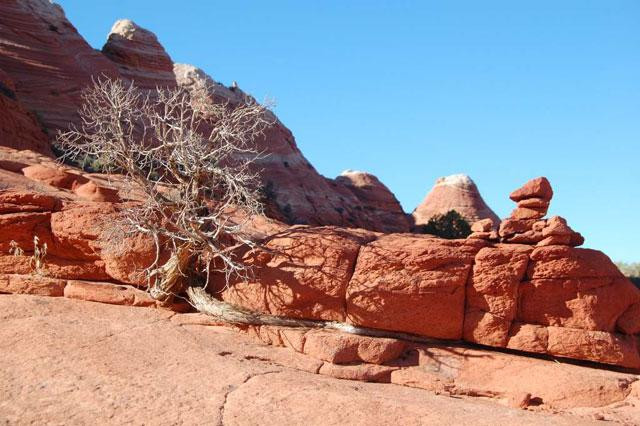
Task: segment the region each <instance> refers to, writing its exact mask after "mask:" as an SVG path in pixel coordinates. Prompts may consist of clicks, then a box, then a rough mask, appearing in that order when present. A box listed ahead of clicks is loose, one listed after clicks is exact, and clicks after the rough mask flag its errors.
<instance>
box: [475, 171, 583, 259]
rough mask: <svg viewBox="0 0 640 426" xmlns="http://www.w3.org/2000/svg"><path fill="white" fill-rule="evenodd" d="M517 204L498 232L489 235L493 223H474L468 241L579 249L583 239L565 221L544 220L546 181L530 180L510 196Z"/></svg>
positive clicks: (548, 190) (548, 197) (547, 196)
mask: <svg viewBox="0 0 640 426" xmlns="http://www.w3.org/2000/svg"><path fill="white" fill-rule="evenodd" d="M509 198H511V199H512V200H513V201H515V202H516V203H518V204H517V207H516V208H515V209H514V210H513V211H512V212H511V216H510V217H509V218H507V219H505V220H503V221H502V222H501V223H500V228H499V231H498V232H497V233H496V232H492V231H491V229H492V227H493V223H492V222H490V221H489V220H482V221H478V222H475V223H474V224H473V225H472V226H471V230H472V231H473V233H472V234H471V235H470V236H469V238H475V239H483V240H493V241H497V240H500V241H501V242H503V243H513V244H535V245H536V246H538V247H543V246H552V245H564V246H572V247H576V246H580V245H582V244H583V243H584V238H583V237H582V235H580V233H578V232H575V231H574V230H573V229H571V227H569V225H567V221H566V219H564V218H562V217H560V216H553V217H551V218H549V219H543V218H544V216H545V215H546V214H547V211H548V209H549V205H550V204H551V199H552V198H553V189H552V188H551V184H550V183H549V180H548V179H547V178H545V177H538V178H535V179H532V180H530V181H529V182H527V183H526V184H524V185H523V186H522V187H521V188H518V189H516V190H515V191H513V192H512V193H511V195H509Z"/></svg>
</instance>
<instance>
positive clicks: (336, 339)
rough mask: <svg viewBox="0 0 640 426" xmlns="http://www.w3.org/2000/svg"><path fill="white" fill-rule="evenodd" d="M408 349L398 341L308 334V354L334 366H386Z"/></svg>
mask: <svg viewBox="0 0 640 426" xmlns="http://www.w3.org/2000/svg"><path fill="white" fill-rule="evenodd" d="M404 348H405V343H404V342H402V341H400V340H396V339H386V338H381V337H367V336H358V335H355V334H346V333H338V332H330V331H321V330H312V331H309V332H307V333H306V334H305V343H304V353H306V354H308V355H311V356H313V357H315V358H318V359H321V360H323V361H328V362H331V363H333V364H349V363H353V362H358V361H363V362H367V363H370V364H384V363H386V362H388V361H391V360H393V359H396V358H398V357H399V356H400V354H401V353H402V351H403V350H404Z"/></svg>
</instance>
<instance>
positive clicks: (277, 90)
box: [58, 0, 640, 261]
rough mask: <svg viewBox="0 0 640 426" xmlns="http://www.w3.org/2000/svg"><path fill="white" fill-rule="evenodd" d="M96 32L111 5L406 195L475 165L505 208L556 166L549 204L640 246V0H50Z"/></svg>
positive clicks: (612, 242)
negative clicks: (266, 101)
mask: <svg viewBox="0 0 640 426" xmlns="http://www.w3.org/2000/svg"><path fill="white" fill-rule="evenodd" d="M58 3H60V4H61V5H62V6H63V7H64V8H65V11H66V13H67V16H68V17H69V18H70V20H71V21H72V22H73V23H74V24H75V25H76V27H77V28H78V30H79V31H80V33H81V34H82V35H83V36H84V37H85V38H86V39H87V40H88V41H89V43H90V44H91V45H92V46H94V47H96V48H100V47H101V46H102V44H103V43H104V41H105V39H106V36H107V34H108V32H109V29H110V28H111V25H112V24H113V22H114V21H115V20H116V19H119V18H130V19H132V20H134V21H135V22H137V23H138V24H139V25H141V26H143V27H145V28H148V29H150V30H152V31H153V32H155V33H156V34H157V35H158V37H159V39H160V41H161V42H162V44H163V45H164V46H165V48H166V49H167V51H168V52H169V54H170V55H171V57H172V58H173V60H174V61H175V62H184V63H190V64H194V65H197V66H199V67H201V68H203V69H204V70H205V71H207V72H208V73H209V74H210V75H211V76H212V77H213V78H214V79H216V80H218V81H221V82H223V83H226V84H230V83H231V81H234V80H235V81H237V82H238V83H239V85H240V87H241V88H243V89H244V90H246V91H248V92H250V93H252V94H253V95H254V96H256V97H257V98H258V99H264V98H266V97H269V98H274V99H275V100H276V102H277V108H276V113H277V114H278V116H279V117H280V118H281V120H282V121H283V122H284V123H285V124H286V125H287V126H288V127H289V128H290V129H291V130H292V131H293V133H294V135H295V136H296V140H297V142H298V145H299V147H300V149H301V150H302V152H303V153H304V154H305V155H306V157H307V158H308V159H309V160H310V161H311V162H312V164H314V165H315V167H316V168H317V169H318V171H319V172H320V173H322V174H324V175H325V176H329V177H335V176H336V175H337V174H339V173H340V172H341V171H342V170H344V169H347V168H351V169H358V170H366V171H369V172H371V173H374V174H375V175H377V176H378V177H379V178H380V179H381V180H382V181H383V182H384V183H385V184H386V185H387V186H388V187H389V188H390V189H391V190H392V191H393V192H394V193H395V194H396V196H397V197H398V199H399V200H400V202H401V203H402V205H403V207H404V209H405V210H406V211H408V212H410V211H411V210H413V209H414V207H415V206H416V205H417V204H418V203H419V202H420V201H421V200H422V198H423V197H424V195H425V194H426V192H427V191H428V189H429V188H430V187H431V186H432V185H433V183H434V181H435V179H436V178H437V177H439V176H443V175H449V174H453V173H466V174H468V175H470V176H471V177H472V178H473V179H474V180H475V181H476V183H477V184H478V186H479V188H480V190H481V192H482V194H483V196H484V198H485V200H486V201H487V203H488V204H489V205H490V206H491V207H492V208H493V209H494V210H495V211H496V213H498V215H499V216H501V217H505V216H507V215H508V214H509V212H510V211H511V209H512V208H513V206H514V205H513V203H512V202H511V201H510V200H509V199H508V194H509V193H510V192H511V190H513V189H515V188H517V187H518V186H520V185H521V184H522V183H524V182H525V181H526V180H528V179H529V178H532V177H536V176H541V175H544V176H547V177H548V178H549V179H550V181H551V183H552V185H553V187H554V190H555V193H556V195H555V197H554V200H553V202H552V205H551V209H550V214H559V215H561V216H564V217H566V218H567V219H568V221H569V224H570V225H571V226H572V227H573V228H574V229H576V230H578V231H580V232H582V233H583V235H585V237H586V244H585V246H587V247H593V248H598V249H601V250H603V251H605V252H606V253H607V254H609V256H610V257H612V258H613V259H615V260H624V261H640V249H639V243H638V242H639V241H640V231H639V223H638V222H640V167H639V161H640V158H639V156H640V2H638V1H635V0H628V1H624V0H615V1H606V0H599V1H591V0H563V1H561V2H560V1H557V0H553V1H547V0H537V1H513V0H510V1H483V2H478V1H472V0H469V1H455V0H453V1H449V0H448V1H438V2H436V1H420V2H418V1H415V2H410V1H401V0H396V1H373V0H368V1H344V0H342V1H337V0H336V1H322V2H320V1H276V0H273V1H241V0H234V1H226V2H219V1H188V0H184V1H182V2H175V1H168V0H166V1H159V0H154V1H151V0H136V1H125V0H111V1H108V2H94V1H91V2H89V1H86V0H60V1H58Z"/></svg>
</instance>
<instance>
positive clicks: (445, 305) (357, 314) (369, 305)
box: [347, 235, 484, 339]
mask: <svg viewBox="0 0 640 426" xmlns="http://www.w3.org/2000/svg"><path fill="white" fill-rule="evenodd" d="M483 245H484V243H483V242H482V241H479V240H442V239H436V238H429V237H426V236H409V235H387V236H383V237H380V238H379V239H377V240H376V241H374V242H372V243H369V244H367V245H365V246H363V247H362V248H361V249H360V254H359V255H358V262H357V264H356V266H355V272H354V274H353V278H352V279H351V281H350V282H349V287H348V289H347V315H348V321H349V322H350V323H352V324H355V325H358V326H363V327H372V328H380V329H384V330H395V331H402V332H407V333H415V334H419V335H422V336H428V337H435V338H442V339H459V338H460V337H461V336H462V322H463V315H464V293H465V289H464V287H465V283H466V281H467V277H468V275H469V273H470V271H471V265H472V263H473V258H474V256H475V255H476V253H477V252H478V251H479V250H480V248H482V246H483Z"/></svg>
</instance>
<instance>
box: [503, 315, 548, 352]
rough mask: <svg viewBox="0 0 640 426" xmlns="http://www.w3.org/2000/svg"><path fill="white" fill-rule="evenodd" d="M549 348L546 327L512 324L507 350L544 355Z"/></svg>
mask: <svg viewBox="0 0 640 426" xmlns="http://www.w3.org/2000/svg"><path fill="white" fill-rule="evenodd" d="M548 346H549V332H548V330H547V327H544V326H541V325H534V324H523V323H519V322H513V323H512V324H511V330H510V331H509V339H508V342H507V348H509V349H516V350H519V351H525V352H537V353H542V354H544V353H546V352H547V347H548Z"/></svg>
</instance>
